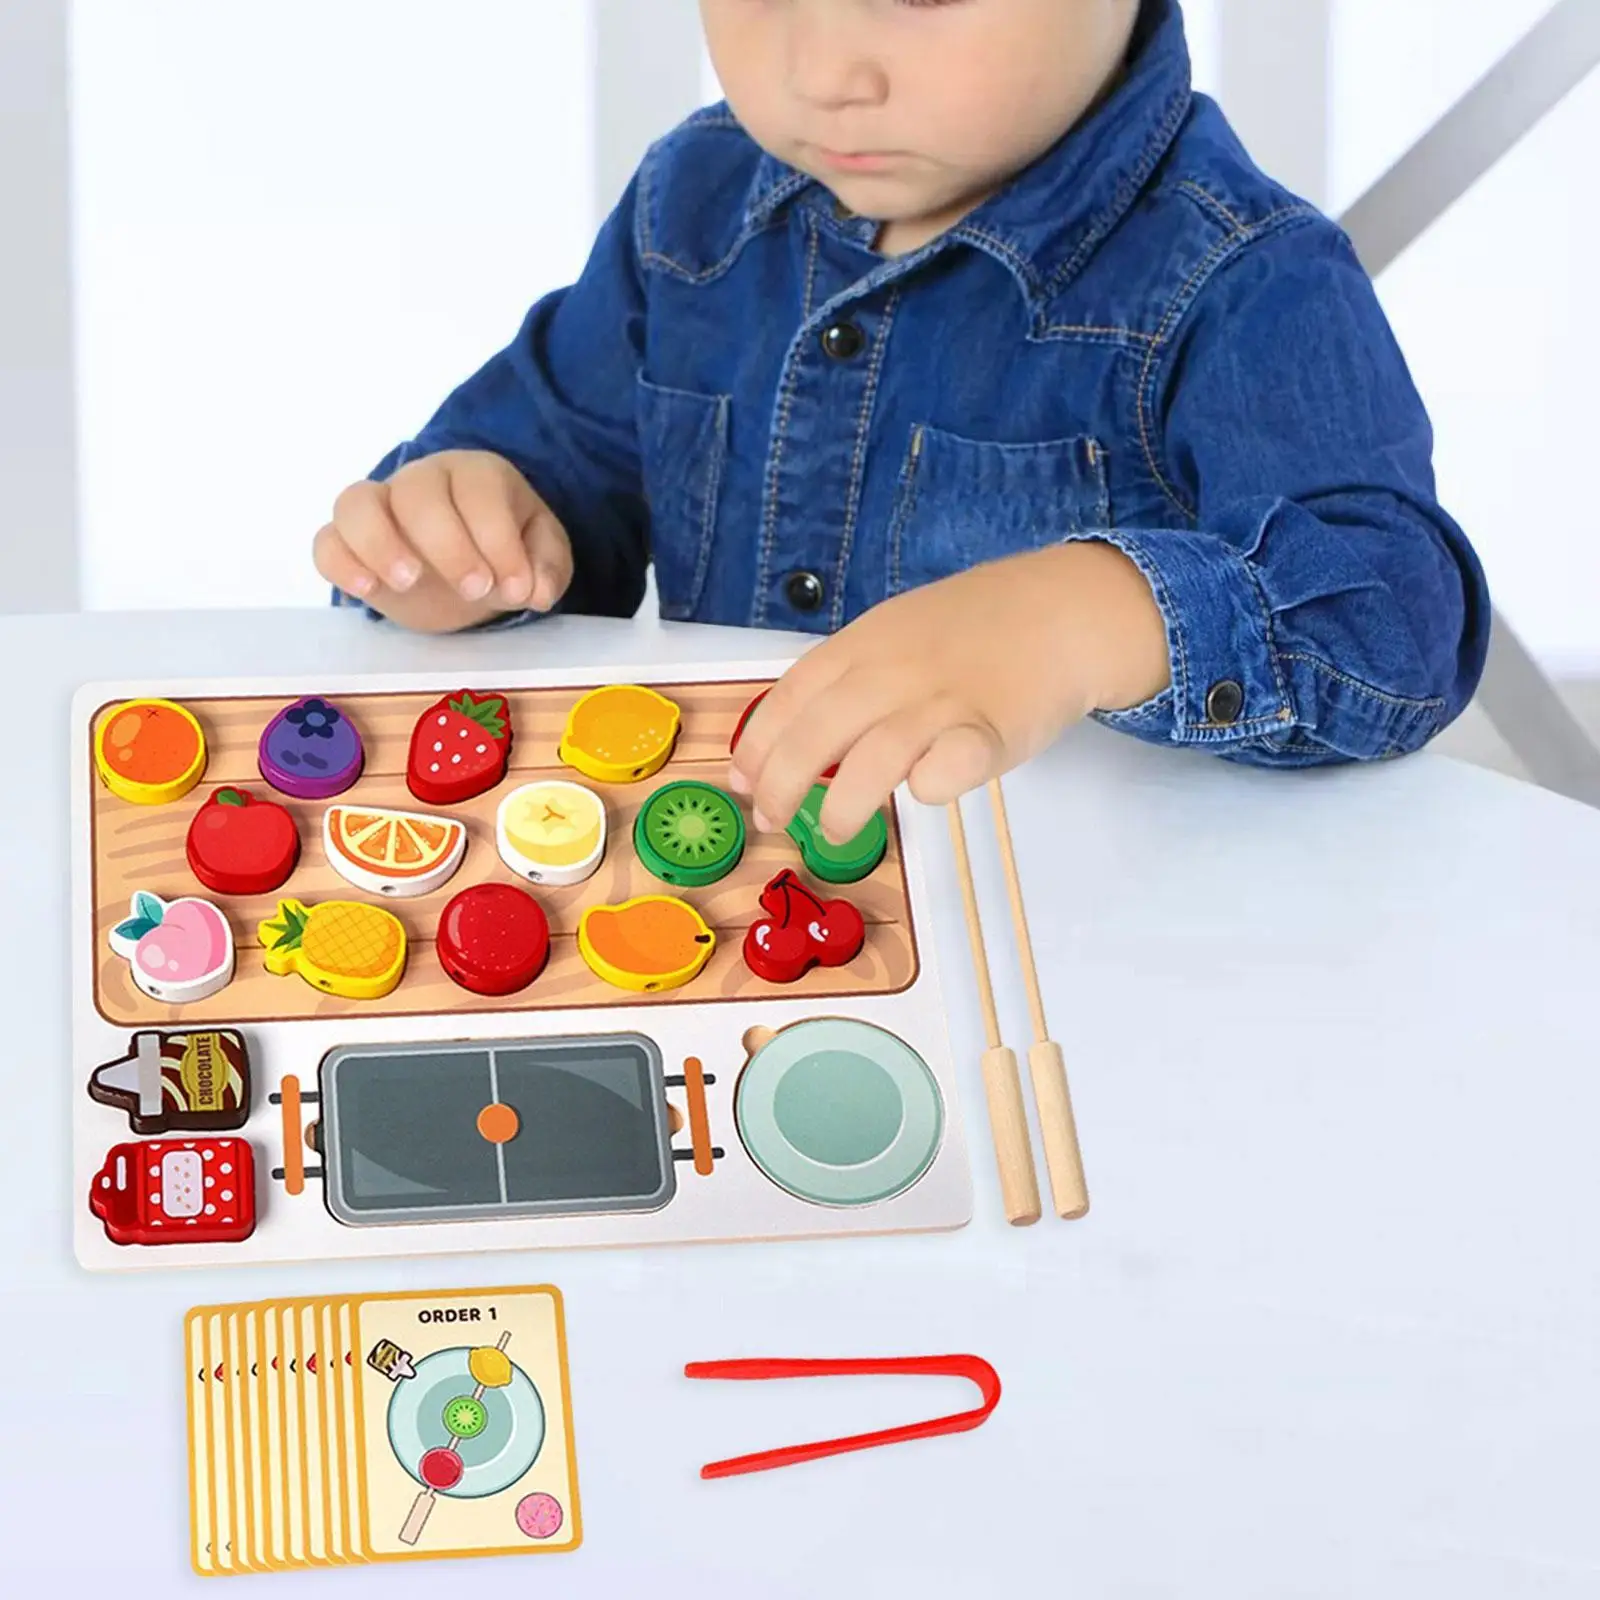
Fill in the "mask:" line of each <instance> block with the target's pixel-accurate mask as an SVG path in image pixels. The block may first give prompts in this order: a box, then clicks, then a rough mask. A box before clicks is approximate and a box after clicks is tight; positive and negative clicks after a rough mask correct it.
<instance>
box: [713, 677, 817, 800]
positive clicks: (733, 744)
mask: <svg viewBox="0 0 1600 1600" xmlns="http://www.w3.org/2000/svg"><path fill="white" fill-rule="evenodd" d="M771 693H772V691H771V690H770V689H763V690H762V691H761V693H760V694H758V695H757V696H756V697H755V699H754V700H752V701H751V702H750V704H749V705H747V706H746V707H745V708H744V715H743V716H742V717H740V718H739V726H738V727H737V728H735V729H734V730H733V737H732V738H731V739H730V740H729V741H728V754H729V755H730V756H732V755H737V754H738V753H739V741H740V740H741V739H742V738H743V737H744V730H745V728H746V726H747V725H748V724H749V721H750V719H751V717H753V716H754V715H755V714H756V707H757V706H758V705H760V704H761V702H762V701H763V700H765V699H766V698H767V696H768V695H769V694H771ZM838 776H839V769H838V767H829V768H828V770H827V771H826V772H824V773H823V774H822V777H821V778H820V779H818V782H820V783H826V782H827V781H828V779H829V778H837V777H838Z"/></svg>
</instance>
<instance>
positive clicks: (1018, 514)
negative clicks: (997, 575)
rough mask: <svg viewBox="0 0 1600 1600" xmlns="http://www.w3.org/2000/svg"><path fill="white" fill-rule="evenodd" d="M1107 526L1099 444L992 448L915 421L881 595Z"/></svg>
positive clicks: (1077, 441) (1083, 439)
mask: <svg viewBox="0 0 1600 1600" xmlns="http://www.w3.org/2000/svg"><path fill="white" fill-rule="evenodd" d="M1110 525H1111V495H1110V491H1109V488H1108V479H1107V472H1106V452H1105V448H1104V446H1102V445H1101V444H1100V442H1099V441H1098V440H1096V439H1093V438H1090V437H1088V436H1086V435H1084V436H1079V437H1076V438H1070V439H1048V440H1044V441H1041V442H1039V443H1036V444H996V443H990V442H985V441H982V440H976V439H963V438H961V437H960V436H959V435H957V434H954V433H946V432H944V431H943V430H942V429H939V428H933V427H928V426H926V425H920V426H918V427H917V428H916V429H914V430H913V432H912V435H911V446H910V449H909V450H908V452H907V455H906V461H905V467H904V470H903V471H902V473H901V475H900V486H899V492H898V495H897V498H896V504H895V511H894V517H893V520H892V522H891V525H890V535H889V593H890V594H900V593H902V592H903V591H905V590H907V589H915V588H917V587H919V586H920V585H922V584H925V583H933V582H935V581H937V580H938V579H940V578H948V577H950V576H951V575H952V574H954V573H957V572H965V571H966V570H967V569H968V568H969V567H974V566H977V565H979V564H980V563H981V562H985V561H996V560H998V559H999V558H1000V557H1002V556H1012V555H1020V554H1022V553H1023V552H1024V551H1028V550H1040V549H1043V548H1044V547H1045V546H1046V545H1051V544H1056V543H1059V542H1060V541H1061V540H1062V539H1064V538H1066V537H1067V536H1068V535H1069V534H1074V533H1089V532H1096V531H1098V530H1101V529H1104V528H1108V527H1110Z"/></svg>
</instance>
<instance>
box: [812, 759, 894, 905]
mask: <svg viewBox="0 0 1600 1600" xmlns="http://www.w3.org/2000/svg"><path fill="white" fill-rule="evenodd" d="M827 798H828V786H827V784H825V783H819V784H818V785H817V786H816V787H815V788H814V789H813V790H812V791H811V793H810V794H808V795H807V796H806V797H805V799H804V800H803V801H802V802H801V805H800V809H799V810H798V811H797V812H796V813H795V817H794V821H793V822H791V823H790V824H789V837H790V838H791V839H793V840H794V842H795V843H796V844H797V845H799V846H800V859H801V860H802V861H803V862H804V863H805V866H806V870H807V871H808V872H810V873H811V875H812V876H813V877H815V878H821V879H822V881H823V882H824V883H859V882H860V881H861V880H862V879H863V878H865V877H867V876H868V875H869V874H870V873H872V872H874V871H876V870H877V866H878V863H879V862H880V861H882V860H883V858H884V855H885V853H886V852H887V851H888V849H889V823H888V819H887V818H886V817H885V816H884V814H883V813H882V812H881V811H879V812H876V813H875V814H874V815H873V818H872V821H871V822H869V823H868V824H867V825H866V827H864V828H863V829H862V830H861V832H860V833H858V834H857V835H856V836H855V838H853V839H850V840H848V841H846V842H845V843H844V844H831V843H829V841H828V840H827V839H826V838H824V837H823V833H822V802H823V801H824V800H826V799H827Z"/></svg>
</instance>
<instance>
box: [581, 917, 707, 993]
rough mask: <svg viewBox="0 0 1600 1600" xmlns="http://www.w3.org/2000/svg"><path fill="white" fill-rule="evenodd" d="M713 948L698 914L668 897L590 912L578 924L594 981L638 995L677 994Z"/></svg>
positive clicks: (582, 946) (703, 962)
mask: <svg viewBox="0 0 1600 1600" xmlns="http://www.w3.org/2000/svg"><path fill="white" fill-rule="evenodd" d="M716 945H717V936H716V935H715V934H714V933H713V932H712V931H711V929H710V927H708V926H707V924H706V921H705V919H704V918H703V917H702V916H701V915H700V913H699V912H698V911H696V910H695V908H694V907H693V906H691V905H689V904H687V903H686V902H685V901H682V900H677V899H674V898H673V897H672V896H671V895H664V894H646V895H640V896H638V897H637V898H636V899H633V900H629V901H626V902H625V903H624V904H622V905H620V906H591V907H590V908H589V909H588V910H587V911H585V912H584V914H583V916H582V918H581V919H580V920H579V922H578V950H579V953H580V954H581V955H582V956H583V959H584V960H585V961H586V962H587V963H588V965H589V969H590V970H591V971H592V972H593V973H594V974H595V976H596V977H598V978H602V979H604V980H605V982H607V983H609V984H612V985H613V986H614V987H616V988H618V989H631V990H633V991H635V992H636V993H640V994H656V993H658V992H660V991H661V990H663V989H677V988H681V987H682V986H683V985H684V984H686V983H688V982H689V981H690V980H691V979H692V978H694V977H696V976H698V974H699V973H700V971H701V969H702V968H703V967H704V966H705V964H706V962H708V961H709V960H710V959H711V954H712V952H713V951H714V950H715V949H716Z"/></svg>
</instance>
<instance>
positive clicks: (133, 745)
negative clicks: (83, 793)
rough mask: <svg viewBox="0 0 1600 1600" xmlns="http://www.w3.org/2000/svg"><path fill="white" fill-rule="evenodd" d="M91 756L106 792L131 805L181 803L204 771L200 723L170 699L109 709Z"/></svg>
mask: <svg viewBox="0 0 1600 1600" xmlns="http://www.w3.org/2000/svg"><path fill="white" fill-rule="evenodd" d="M94 755H95V764H96V765H97V766H98V767H99V769H100V776H101V777H102V778H103V779H104V780H105V783H106V787H107V788H108V789H110V790H111V792H112V793H113V794H114V795H116V796H117V797H118V798H119V799H122V800H129V801H132V802H133V804H135V805H146V806H158V805H165V804H167V803H168V802H169V801H173V800H181V799H182V798H183V797H184V795H186V794H188V792H189V791H190V790H191V789H192V788H194V786H195V785H196V784H197V783H198V782H199V781H200V777H201V774H202V773H203V772H204V771H205V769H206V741H205V735H204V734H203V733H202V732H201V731H200V724H199V722H197V721H196V720H195V716H194V713H193V712H192V711H190V710H189V709H188V708H187V707H185V706H180V705H178V704H177V703H176V702H175V701H172V700H129V701H127V702H126V703H124V704H123V705H119V706H113V707H112V708H111V709H110V710H109V711H107V712H106V713H105V715H104V716H103V717H102V718H101V720H100V725H99V727H98V728H97V729H96V731H95V740H94Z"/></svg>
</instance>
